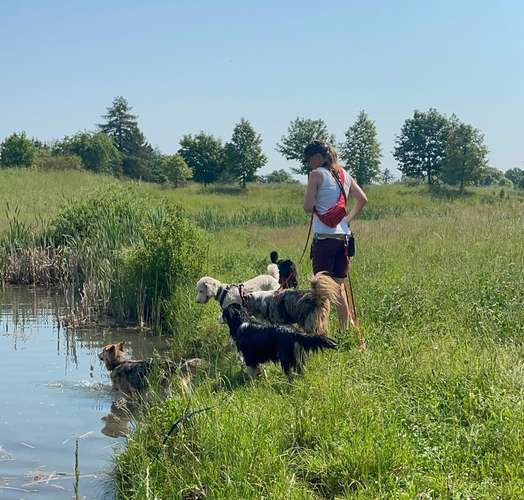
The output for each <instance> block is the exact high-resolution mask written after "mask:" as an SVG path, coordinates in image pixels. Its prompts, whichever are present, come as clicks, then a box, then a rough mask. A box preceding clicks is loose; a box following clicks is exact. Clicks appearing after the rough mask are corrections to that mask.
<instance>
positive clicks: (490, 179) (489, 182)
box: [478, 166, 504, 186]
mask: <svg viewBox="0 0 524 500" xmlns="http://www.w3.org/2000/svg"><path fill="white" fill-rule="evenodd" d="M502 177H504V172H502V171H501V170H498V169H497V168H494V167H488V166H485V167H484V168H482V169H481V171H480V176H479V180H478V184H479V186H493V185H496V184H498V182H499V181H500V179H502Z"/></svg>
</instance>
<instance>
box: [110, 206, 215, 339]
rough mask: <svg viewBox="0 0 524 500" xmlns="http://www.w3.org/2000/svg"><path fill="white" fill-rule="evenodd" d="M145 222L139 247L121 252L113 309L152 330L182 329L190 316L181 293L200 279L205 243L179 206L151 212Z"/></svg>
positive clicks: (189, 304)
mask: <svg viewBox="0 0 524 500" xmlns="http://www.w3.org/2000/svg"><path fill="white" fill-rule="evenodd" d="M148 219H149V221H148V222H147V223H146V225H145V227H144V228H143V236H142V240H141V242H140V243H138V244H136V245H134V246H132V247H130V248H127V249H125V250H123V251H122V253H121V261H120V265H117V268H118V269H120V273H119V275H120V277H119V279H118V280H117V281H118V283H119V285H118V287H117V288H115V290H114V295H113V300H112V302H113V308H114V309H115V310H116V311H118V312H117V315H118V314H123V313H125V314H127V315H128V317H127V318H125V319H127V320H131V321H140V323H146V324H149V325H152V326H153V327H154V328H155V330H157V331H170V332H173V331H175V330H176V329H177V326H178V325H180V324H182V323H183V324H184V327H185V328H188V325H189V324H191V320H192V319H195V317H196V315H195V313H196V311H195V310H194V309H195V308H194V307H192V306H193V305H194V304H193V302H194V301H189V300H187V298H186V292H187V291H188V290H191V294H192V293H193V288H194V284H195V282H196V280H197V279H198V278H199V277H200V275H201V272H202V269H203V265H204V259H205V255H206V248H205V240H204V238H203V236H202V233H201V232H200V231H199V230H198V229H197V228H196V227H195V226H194V225H193V224H192V223H191V222H190V221H189V220H188V219H187V218H186V217H185V215H184V213H183V211H182V209H181V208H179V207H167V208H159V209H156V210H153V211H152V212H151V213H150V214H149V216H148Z"/></svg>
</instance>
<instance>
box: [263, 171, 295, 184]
mask: <svg viewBox="0 0 524 500" xmlns="http://www.w3.org/2000/svg"><path fill="white" fill-rule="evenodd" d="M261 180H262V182H264V183H266V184H298V183H299V182H298V180H297V179H294V178H293V177H292V176H291V174H290V173H289V172H286V171H285V170H284V169H280V170H273V172H271V173H270V174H268V175H264V176H262V177H261Z"/></svg>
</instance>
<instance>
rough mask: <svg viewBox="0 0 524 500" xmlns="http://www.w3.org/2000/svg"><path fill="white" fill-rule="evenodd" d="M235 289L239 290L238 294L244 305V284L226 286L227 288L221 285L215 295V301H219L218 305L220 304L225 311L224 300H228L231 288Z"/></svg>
mask: <svg viewBox="0 0 524 500" xmlns="http://www.w3.org/2000/svg"><path fill="white" fill-rule="evenodd" d="M233 287H236V288H238V294H239V295H240V300H241V301H242V304H243V303H244V299H245V297H244V283H239V284H238V285H226V286H222V285H220V286H219V287H218V291H217V294H216V295H215V299H216V300H217V301H218V303H219V304H220V307H221V308H222V309H223V305H224V300H225V299H226V296H227V294H228V292H229V290H231V288H233Z"/></svg>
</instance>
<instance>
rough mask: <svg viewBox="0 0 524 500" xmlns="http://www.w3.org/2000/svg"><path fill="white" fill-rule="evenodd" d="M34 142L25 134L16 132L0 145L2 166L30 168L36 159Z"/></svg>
mask: <svg viewBox="0 0 524 500" xmlns="http://www.w3.org/2000/svg"><path fill="white" fill-rule="evenodd" d="M35 154H36V148H35V145H34V142H33V141H32V140H31V139H28V138H27V137H26V135H25V132H22V133H20V134H17V133H16V132H15V133H13V134H11V135H10V136H9V137H6V138H5V139H4V142H2V144H0V165H2V166H3V167H29V166H31V164H32V163H33V160H34V158H35Z"/></svg>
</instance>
